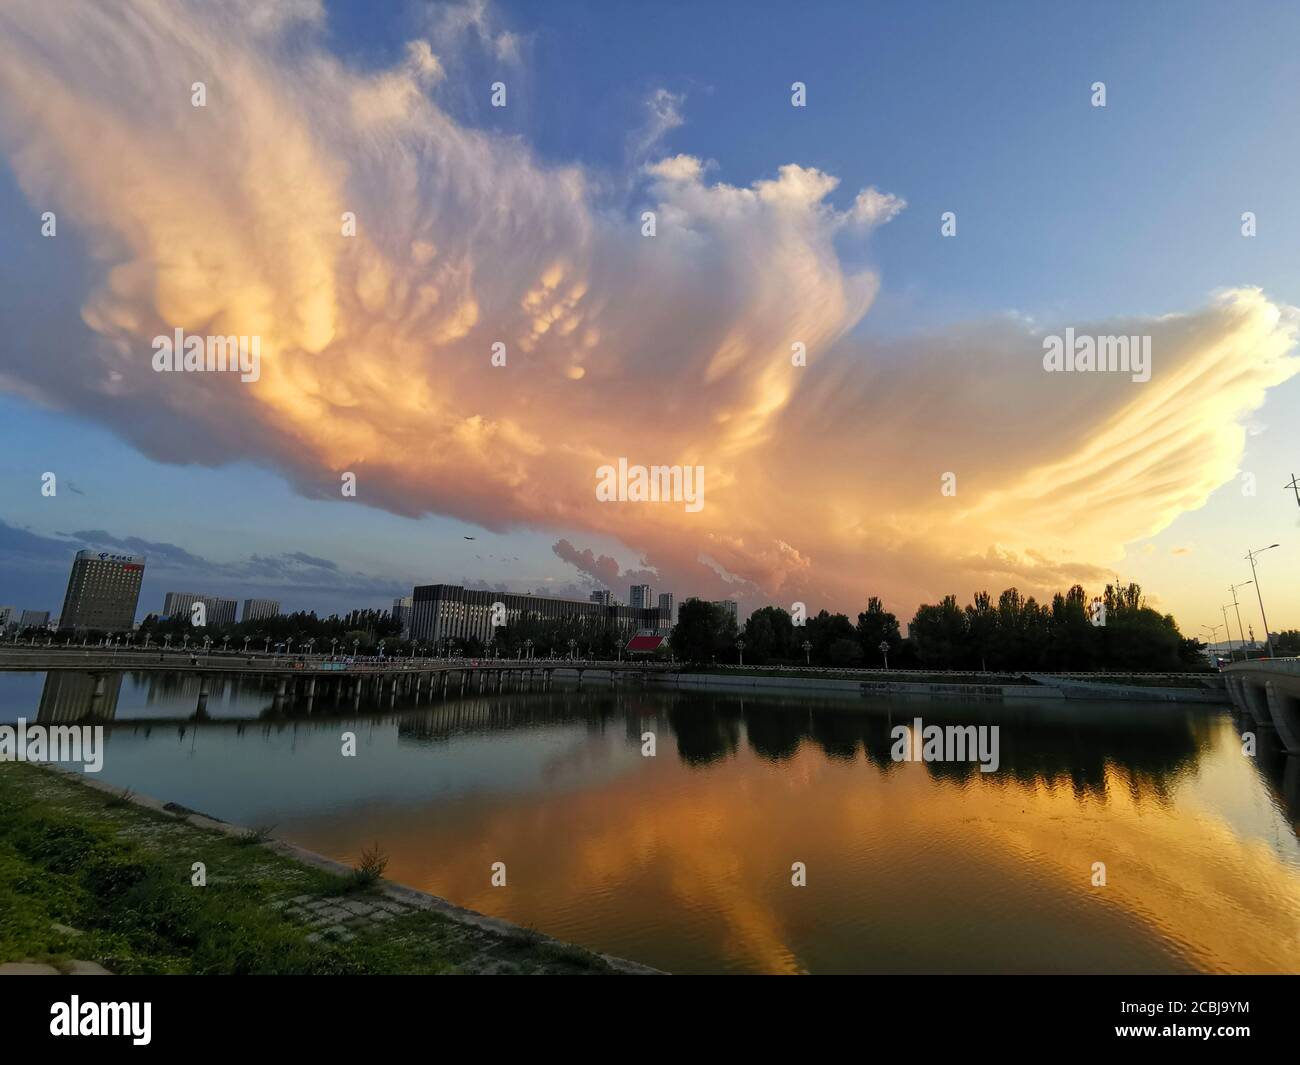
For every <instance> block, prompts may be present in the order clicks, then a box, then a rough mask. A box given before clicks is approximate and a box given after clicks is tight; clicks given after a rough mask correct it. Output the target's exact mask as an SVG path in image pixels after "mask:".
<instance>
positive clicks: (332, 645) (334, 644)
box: [330, 636, 339, 658]
mask: <svg viewBox="0 0 1300 1065" xmlns="http://www.w3.org/2000/svg"><path fill="white" fill-rule="evenodd" d="M338 645H339V638H338V637H337V636H335V637H334V639H332V640H330V657H331V658H333V657H334V648H336V647H337V646H338Z"/></svg>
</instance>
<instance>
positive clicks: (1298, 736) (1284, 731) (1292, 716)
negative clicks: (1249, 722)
mask: <svg viewBox="0 0 1300 1065" xmlns="http://www.w3.org/2000/svg"><path fill="white" fill-rule="evenodd" d="M1264 694H1265V697H1266V699H1267V701H1268V712H1269V716H1270V717H1271V718H1272V720H1273V727H1274V728H1276V729H1277V738H1278V739H1279V740H1281V741H1282V746H1283V747H1285V748H1286V753H1287V754H1300V704H1298V703H1297V700H1296V699H1295V697H1294V696H1289V695H1287V694H1286V692H1284V691H1282V689H1281V688H1280V687H1278V686H1277V685H1276V684H1274V683H1273V682H1272V681H1271V680H1269V681H1265V682H1264Z"/></svg>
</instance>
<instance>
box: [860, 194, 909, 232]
mask: <svg viewBox="0 0 1300 1065" xmlns="http://www.w3.org/2000/svg"><path fill="white" fill-rule="evenodd" d="M906 206H907V201H906V200H905V199H903V198H902V197H901V196H895V195H893V194H892V193H889V192H881V191H880V190H879V189H878V188H876V187H875V186H874V185H872V186H869V187H868V188H865V189H863V190H862V191H861V192H859V193H858V196H857V199H855V200H854V201H853V207H852V209H851V210H850V211H849V219H850V221H852V222H853V223H854V224H855V225H860V226H883V225H884V224H885V223H886V222H888V221H889V220H890V219H891V218H894V217H896V216H897V215H898V214H899V213H900V212H901V211H902V210H903V208H905V207H906Z"/></svg>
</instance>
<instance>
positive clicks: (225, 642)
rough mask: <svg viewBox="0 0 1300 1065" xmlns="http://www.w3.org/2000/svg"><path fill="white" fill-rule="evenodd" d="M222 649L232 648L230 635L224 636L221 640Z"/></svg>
mask: <svg viewBox="0 0 1300 1065" xmlns="http://www.w3.org/2000/svg"><path fill="white" fill-rule="evenodd" d="M221 650H222V651H229V650H230V637H229V636H226V637H224V638H223V639H222V641H221Z"/></svg>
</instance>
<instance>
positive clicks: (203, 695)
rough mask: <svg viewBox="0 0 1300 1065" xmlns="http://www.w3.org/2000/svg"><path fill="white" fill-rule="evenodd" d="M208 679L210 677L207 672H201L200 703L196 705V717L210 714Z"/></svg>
mask: <svg viewBox="0 0 1300 1065" xmlns="http://www.w3.org/2000/svg"><path fill="white" fill-rule="evenodd" d="M208 681H209V677H208V675H207V674H206V673H200V674H199V701H198V705H197V706H195V707H194V716H195V717H196V718H204V717H207V716H208Z"/></svg>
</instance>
